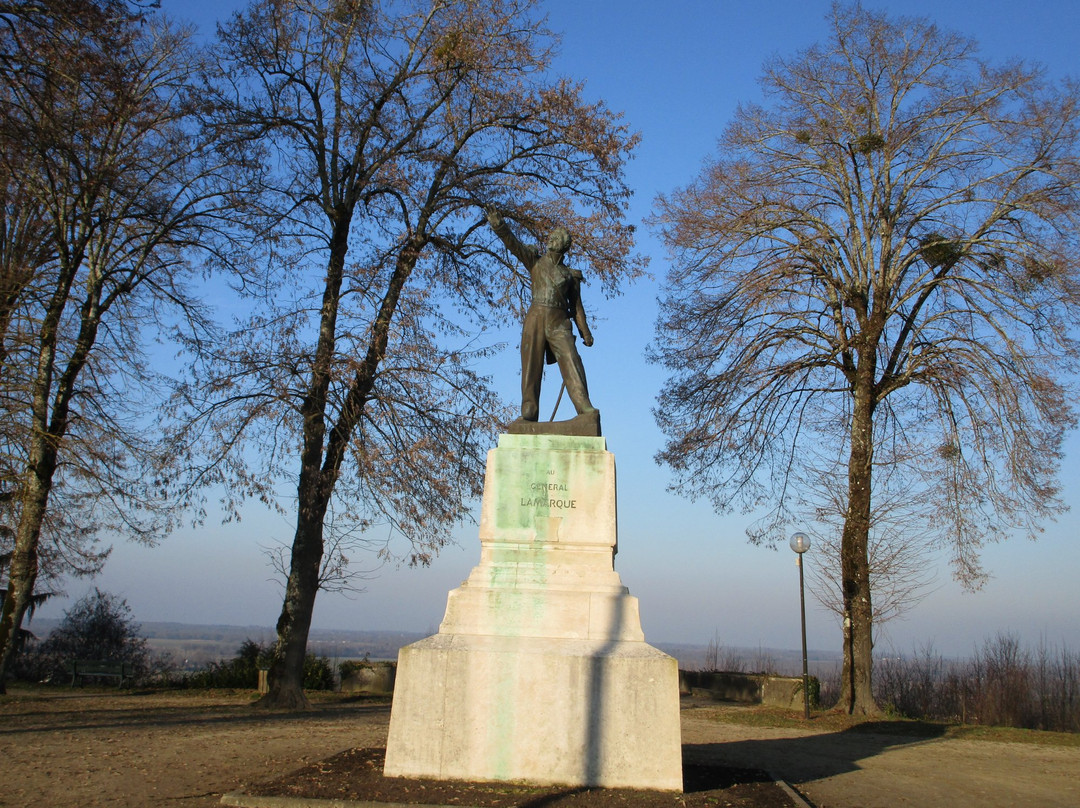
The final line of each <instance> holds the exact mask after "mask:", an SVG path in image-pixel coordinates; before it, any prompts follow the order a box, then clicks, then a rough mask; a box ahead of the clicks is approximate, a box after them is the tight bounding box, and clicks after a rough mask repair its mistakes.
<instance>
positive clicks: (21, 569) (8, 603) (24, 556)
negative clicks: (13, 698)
mask: <svg viewBox="0 0 1080 808" xmlns="http://www.w3.org/2000/svg"><path fill="white" fill-rule="evenodd" d="M37 443H38V446H37V447H36V451H35V454H36V455H37V457H36V459H35V461H34V462H32V463H31V464H30V470H29V473H28V475H27V481H26V487H25V489H24V491H23V496H22V508H21V509H20V513H19V525H18V528H17V529H16V533H15V547H14V551H13V552H12V556H11V568H10V573H9V575H8V591H7V596H6V597H5V598H4V602H3V607H2V610H0V693H5V692H7V691H6V690H5V685H4V682H5V681H6V679H7V675H8V673H9V671H10V670H11V665H12V663H13V662H14V661H15V648H16V645H17V642H16V639H17V637H18V634H19V630H20V629H21V628H22V621H23V617H24V616H25V614H26V610H27V607H29V605H30V598H31V597H32V596H33V594H34V584H36V583H37V576H38V541H39V538H40V536H41V525H42V523H43V522H44V520H45V510H46V508H47V507H48V503H49V492H50V490H51V489H52V476H53V470H54V469H55V468H56V451H55V448H54V447H52V446H50V445H49V442H48V441H47V440H45V439H44V438H43V437H42V438H39V439H38V441H37Z"/></svg>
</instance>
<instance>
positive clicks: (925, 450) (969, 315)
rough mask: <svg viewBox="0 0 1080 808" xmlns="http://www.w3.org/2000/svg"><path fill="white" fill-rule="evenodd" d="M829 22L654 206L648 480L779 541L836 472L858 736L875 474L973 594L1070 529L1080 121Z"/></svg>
mask: <svg viewBox="0 0 1080 808" xmlns="http://www.w3.org/2000/svg"><path fill="white" fill-rule="evenodd" d="M830 19H831V23H832V31H831V36H830V39H829V41H828V42H827V43H825V44H824V45H820V46H815V47H812V48H810V49H808V50H807V51H805V52H803V53H801V54H798V55H797V56H795V57H794V58H790V59H785V58H778V59H776V60H774V61H772V62H771V63H770V64H768V65H767V66H766V68H765V71H764V78H763V86H764V88H765V91H766V93H767V97H768V105H767V106H751V105H748V106H744V107H741V108H740V109H739V110H738V111H737V113H736V115H735V118H734V121H733V122H732V124H731V125H730V126H729V127H728V128H727V130H726V132H725V133H724V135H723V137H722V139H721V141H720V145H719V153H718V155H717V156H716V157H715V158H713V159H712V160H711V161H710V162H709V163H708V164H707V165H706V167H705V168H704V169H703V170H702V172H701V174H700V175H699V176H698V177H697V179H696V180H695V181H694V182H693V183H692V184H690V185H688V186H687V187H685V188H683V189H681V190H679V191H676V192H674V193H672V194H671V195H669V196H667V197H662V198H660V199H659V200H658V203H657V214H656V221H657V223H658V224H659V225H660V227H661V229H662V234H663V237H664V239H665V240H666V242H667V243H668V245H669V246H670V248H671V249H672V251H673V253H674V263H673V266H672V268H671V270H670V274H669V276H668V278H667V296H666V298H665V300H664V301H663V312H662V315H661V320H660V323H659V328H658V341H657V343H656V349H655V355H656V357H657V359H658V360H659V361H660V362H662V363H663V364H664V365H665V366H666V367H667V368H668V369H669V370H670V372H671V374H672V375H671V378H670V380H669V382H668V384H667V386H666V388H665V390H664V391H663V393H662V395H661V397H660V399H659V408H658V420H659V423H660V425H661V426H662V428H663V429H664V430H665V432H666V433H667V435H668V437H669V442H668V444H667V445H666V447H665V449H664V450H663V452H662V453H661V454H660V456H659V457H660V459H662V460H663V461H665V462H667V463H668V464H670V465H671V466H672V467H673V469H674V470H675V471H676V474H677V488H678V489H679V490H681V491H682V492H684V493H687V494H691V495H702V496H707V497H710V498H711V499H712V500H713V502H714V503H715V505H716V506H717V507H718V508H721V509H723V508H728V507H731V506H733V505H742V506H744V507H746V508H748V509H755V508H761V507H763V506H766V505H768V506H769V510H768V513H767V515H766V516H765V518H764V520H763V521H762V522H760V523H758V524H757V525H756V526H755V527H754V528H753V529H752V530H751V531H750V535H751V538H752V539H753V540H755V541H770V542H771V541H776V540H777V539H778V538H779V537H780V533H781V532H782V531H783V530H784V528H785V524H790V521H791V520H793V519H794V518H795V517H796V516H804V514H799V513H797V508H796V506H797V505H798V500H799V492H798V491H797V490H796V488H797V486H795V485H794V483H795V482H796V481H797V479H798V477H797V476H796V475H797V473H804V472H806V471H807V469H806V467H805V465H804V464H805V463H807V462H810V463H818V462H820V461H821V460H822V459H823V458H824V459H826V460H827V461H829V462H832V463H836V464H837V465H838V467H839V468H840V469H842V478H843V490H844V494H843V509H842V514H843V525H842V528H841V531H840V539H839V543H840V570H839V578H840V582H841V587H842V590H843V625H844V662H843V687H842V698H841V704H842V706H843V708H844V709H845V710H847V711H849V712H852V713H872V712H875V711H876V709H877V707H876V705H875V703H874V699H873V695H872V691H871V675H872V646H873V642H872V622H873V609H872V600H871V578H870V559H869V557H868V548H869V546H870V535H871V526H872V524H871V523H872V502H873V495H874V492H875V490H876V489H875V485H876V481H877V480H878V476H877V475H876V474H875V463H878V462H889V463H896V464H898V466H899V467H901V468H902V469H903V471H904V474H905V475H906V476H907V477H908V479H909V481H910V483H911V485H912V486H913V490H917V500H912V501H913V502H914V501H917V502H918V503H921V505H922V506H923V510H922V517H923V518H922V521H921V523H920V529H921V530H923V531H924V532H925V533H926V534H927V535H929V536H932V537H933V538H935V539H936V540H937V542H938V543H939V545H940V546H943V547H947V548H948V550H949V552H950V553H951V558H952V564H953V569H954V572H955V574H956V575H957V576H958V577H959V579H960V580H961V581H963V582H965V583H969V584H971V583H977V581H978V580H979V576H980V575H981V574H982V573H981V569H980V566H979V548H980V547H982V546H983V545H984V543H985V542H987V541H993V540H997V539H1000V538H1004V537H1006V536H1008V535H1010V534H1011V533H1012V532H1014V531H1015V530H1019V531H1021V532H1026V533H1029V534H1034V533H1036V532H1037V531H1038V530H1039V523H1040V521H1042V520H1044V519H1046V518H1047V517H1050V516H1052V515H1053V514H1054V513H1056V512H1058V511H1059V510H1060V508H1061V503H1060V501H1059V499H1058V489H1057V486H1056V483H1055V478H1056V473H1057V470H1058V464H1059V461H1060V458H1061V445H1062V438H1063V435H1064V434H1065V432H1066V430H1067V429H1068V428H1069V427H1071V426H1072V425H1073V423H1074V413H1073V409H1072V406H1071V403H1070V400H1069V397H1068V396H1067V395H1066V392H1067V391H1066V388H1065V386H1064V384H1065V381H1064V380H1065V379H1066V378H1067V377H1066V373H1067V372H1068V371H1069V370H1070V369H1071V368H1072V367H1074V363H1075V359H1076V355H1077V352H1076V345H1075V343H1074V342H1073V339H1072V337H1071V333H1070V329H1071V328H1074V327H1075V325H1076V320H1077V315H1076V312H1077V303H1080V297H1078V287H1077V269H1078V262H1080V249H1078V248H1080V243H1078V233H1080V228H1078V225H1080V199H1078V194H1077V192H1078V189H1080V164H1078V149H1077V145H1078V143H1077V123H1078V118H1077V104H1078V99H1080V96H1078V93H1077V86H1076V85H1075V84H1074V83H1071V82H1063V83H1061V84H1052V83H1050V82H1048V81H1046V80H1045V78H1044V76H1043V75H1042V73H1041V72H1040V70H1039V69H1037V68H1033V67H1029V66H1026V65H1024V64H1021V63H1010V64H1007V65H1005V66H1002V67H998V66H993V65H991V64H988V63H986V62H984V61H982V60H980V59H979V58H977V56H976V47H975V44H974V43H973V42H972V41H971V40H969V39H967V38H965V37H963V36H960V35H957V34H954V33H949V32H946V31H942V30H940V29H938V28H937V27H935V26H934V25H932V24H931V23H930V22H928V21H926V20H922V19H894V18H891V17H889V16H887V15H885V14H881V13H877V12H871V11H868V10H865V9H863V8H861V7H859V6H858V5H855V6H843V5H836V6H834V7H833V10H832V13H831V17H830ZM1073 333H1074V332H1073Z"/></svg>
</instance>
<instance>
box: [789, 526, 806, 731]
mask: <svg viewBox="0 0 1080 808" xmlns="http://www.w3.org/2000/svg"><path fill="white" fill-rule="evenodd" d="M788 544H790V545H791V549H792V550H794V551H795V566H796V567H798V568H799V614H800V616H801V617H802V699H803V718H805V719H806V720H807V721H809V720H810V676H809V675H808V674H807V671H806V595H805V594H804V589H803V569H802V557H803V553H805V552H806V551H807V550H809V549H810V537H809V536H807V535H806V534H805V533H803V532H802V531H799V532H798V533H793V534H791V541H790V542H788Z"/></svg>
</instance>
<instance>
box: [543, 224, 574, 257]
mask: <svg viewBox="0 0 1080 808" xmlns="http://www.w3.org/2000/svg"><path fill="white" fill-rule="evenodd" d="M547 247H548V251H549V252H557V253H559V254H562V253H565V252H566V251H567V250H569V249H570V234H569V233H568V232H567V231H566V228H565V227H556V228H555V229H554V230H552V231H551V235H550V236H548V243H547Z"/></svg>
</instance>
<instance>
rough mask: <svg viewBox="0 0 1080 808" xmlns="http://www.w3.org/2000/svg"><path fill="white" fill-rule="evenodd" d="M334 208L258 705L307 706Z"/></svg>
mask: <svg viewBox="0 0 1080 808" xmlns="http://www.w3.org/2000/svg"><path fill="white" fill-rule="evenodd" d="M350 220H351V217H350V216H349V215H348V212H346V211H339V212H338V217H337V221H336V222H335V223H334V231H333V235H332V237H331V240H330V257H329V260H328V263H327V268H326V282H325V285H324V287H323V300H322V309H321V311H320V315H319V339H318V343H317V345H316V347H315V358H314V361H313V362H312V368H311V383H310V385H309V386H308V390H307V394H306V395H305V396H304V401H303V403H302V405H301V407H300V414H301V417H302V418H303V433H302V441H303V443H302V446H303V448H302V450H301V453H300V481H299V483H298V484H297V490H296V493H297V515H296V533H295V534H294V535H293V544H292V557H291V561H290V565H289V580H288V582H287V583H286V585H285V600H284V602H283V603H282V606H281V616H280V617H279V618H278V623H277V642H276V643H275V644H274V653H273V657H272V659H271V662H270V674H269V685H270V689H269V691H268V692H267V693H266V695H265V696H263V697H262V698H261V699H259V701H258V702H257V704H258V706H260V707H274V708H283V709H289V710H295V709H305V708H307V707H308V706H310V705H309V703H308V700H307V697H306V696H305V695H304V657H305V656H307V639H308V632H309V631H310V630H311V614H312V611H313V610H314V608H315V595H316V594H317V593H318V591H319V570H320V568H321V566H322V557H323V519H324V518H325V516H326V511H327V508H328V507H329V504H330V497H331V496H332V495H333V492H334V483H335V482H336V480H337V471H338V467H337V466H336V465H335V466H333V467H332V468H331V469H328V470H324V463H323V461H324V446H323V441H324V439H325V437H326V402H327V391H328V390H329V389H330V377H331V369H332V366H333V359H334V346H335V343H336V341H337V317H338V309H339V307H340V303H341V284H342V279H343V277H344V272H345V256H346V254H347V253H348V251H349V222H350Z"/></svg>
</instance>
